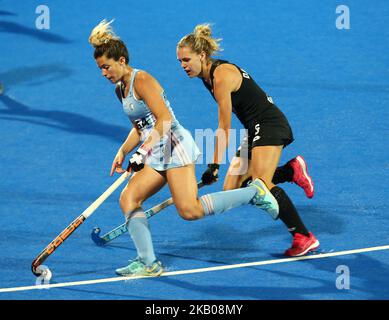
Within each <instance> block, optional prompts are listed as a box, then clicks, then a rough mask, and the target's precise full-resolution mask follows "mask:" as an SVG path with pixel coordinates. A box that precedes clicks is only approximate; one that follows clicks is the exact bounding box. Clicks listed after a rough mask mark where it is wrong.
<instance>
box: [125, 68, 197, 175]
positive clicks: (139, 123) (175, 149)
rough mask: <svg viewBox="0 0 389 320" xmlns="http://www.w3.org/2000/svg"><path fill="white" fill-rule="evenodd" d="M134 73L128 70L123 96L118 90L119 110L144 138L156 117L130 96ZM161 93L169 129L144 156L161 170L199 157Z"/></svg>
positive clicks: (136, 70) (191, 139)
mask: <svg viewBox="0 0 389 320" xmlns="http://www.w3.org/2000/svg"><path fill="white" fill-rule="evenodd" d="M138 72H139V70H138V69H133V71H132V74H131V80H130V89H129V91H128V95H127V96H126V97H125V98H123V93H122V90H120V94H121V98H122V104H123V111H124V112H125V113H126V114H127V116H128V118H129V119H130V121H131V122H132V124H133V125H134V127H136V128H137V129H138V130H139V132H140V133H141V141H145V140H146V139H147V137H148V135H149V134H150V133H151V131H152V130H153V128H154V126H155V122H156V119H155V116H154V114H153V113H152V112H151V110H150V108H149V107H148V106H147V104H146V103H145V102H144V101H142V100H138V99H137V98H136V97H135V95H134V81H135V77H136V74H137V73H138ZM161 96H162V98H163V100H164V102H165V105H166V107H167V108H168V110H169V112H170V114H171V116H172V123H171V128H170V130H169V132H168V133H167V134H166V135H165V136H164V137H162V139H161V140H160V142H159V143H157V144H156V145H155V146H154V147H153V149H152V152H151V154H150V156H149V157H148V158H147V159H146V164H148V165H149V166H151V167H152V168H154V169H155V170H158V171H165V170H168V169H170V168H176V167H182V166H185V165H188V164H191V163H194V162H195V161H196V160H197V158H198V157H199V155H200V151H199V149H198V147H197V146H196V143H195V142H194V140H193V138H192V135H191V134H190V132H188V131H187V130H186V129H185V128H184V127H183V126H181V125H180V123H179V122H178V120H177V119H176V117H175V115H174V112H173V109H172V108H171V106H170V102H169V100H168V99H167V97H166V95H165V92H164V91H162V92H161Z"/></svg>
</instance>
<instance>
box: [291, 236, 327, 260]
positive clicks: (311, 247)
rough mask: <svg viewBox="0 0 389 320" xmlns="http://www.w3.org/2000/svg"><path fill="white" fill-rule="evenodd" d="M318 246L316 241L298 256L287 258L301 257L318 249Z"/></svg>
mask: <svg viewBox="0 0 389 320" xmlns="http://www.w3.org/2000/svg"><path fill="white" fill-rule="evenodd" d="M319 246H320V242H319V240H316V241H315V242H314V243H312V244H311V245H310V246H309V247H308V248H307V249H306V250H305V251H303V252H301V253H299V254H296V255H293V256H289V257H301V256H303V255H306V254H307V253H308V252H310V251H313V250H316V249H317V248H319Z"/></svg>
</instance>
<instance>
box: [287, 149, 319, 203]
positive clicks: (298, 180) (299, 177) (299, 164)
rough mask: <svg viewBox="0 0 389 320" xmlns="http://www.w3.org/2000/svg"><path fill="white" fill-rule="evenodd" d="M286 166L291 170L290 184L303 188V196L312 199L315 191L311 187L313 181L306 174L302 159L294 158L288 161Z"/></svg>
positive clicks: (305, 164) (299, 157) (306, 168)
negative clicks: (291, 178)
mask: <svg viewBox="0 0 389 320" xmlns="http://www.w3.org/2000/svg"><path fill="white" fill-rule="evenodd" d="M288 164H289V165H290V166H291V167H292V169H293V180H292V182H294V183H295V184H297V185H298V186H299V187H301V188H303V190H304V192H305V195H306V196H307V197H308V198H312V197H313V193H314V191H315V190H314V187H313V180H312V178H311V177H310V175H309V174H308V167H307V163H306V162H305V160H304V158H303V157H302V156H297V157H296V158H294V159H292V160H290V161H288Z"/></svg>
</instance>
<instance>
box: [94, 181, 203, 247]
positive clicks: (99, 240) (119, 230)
mask: <svg viewBox="0 0 389 320" xmlns="http://www.w3.org/2000/svg"><path fill="white" fill-rule="evenodd" d="M203 186H204V184H203V182H202V181H201V180H200V181H199V182H197V187H198V188H199V189H200V188H201V187H203ZM172 204H173V198H169V199H167V200H165V201H163V202H161V203H160V204H157V205H155V206H154V207H152V208H151V209H149V210H147V211H146V212H145V214H146V217H147V218H151V217H152V216H154V215H156V214H157V213H158V212H160V211H161V210H162V209H164V208H166V207H168V206H170V205H172ZM127 230H128V229H127V226H126V223H123V224H121V225H120V226H118V227H116V228H115V229H112V230H111V231H109V232H107V233H106V234H104V235H103V236H101V237H100V233H101V230H100V228H99V227H95V228H93V230H92V233H91V238H92V240H93V242H94V243H95V244H97V245H98V246H103V245H105V244H107V243H108V242H111V241H112V240H114V239H116V238H118V237H120V236H121V235H122V234H123V233H126V232H127Z"/></svg>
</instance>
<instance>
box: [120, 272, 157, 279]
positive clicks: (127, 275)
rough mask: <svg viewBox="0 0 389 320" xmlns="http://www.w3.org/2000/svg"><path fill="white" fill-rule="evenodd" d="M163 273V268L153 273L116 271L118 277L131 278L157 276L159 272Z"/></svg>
mask: <svg viewBox="0 0 389 320" xmlns="http://www.w3.org/2000/svg"><path fill="white" fill-rule="evenodd" d="M162 273H163V270H161V272H158V273H154V274H135V273H134V274H119V273H117V272H116V274H117V275H118V276H120V277H127V278H131V277H159V276H160V275H161V274H162Z"/></svg>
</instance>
